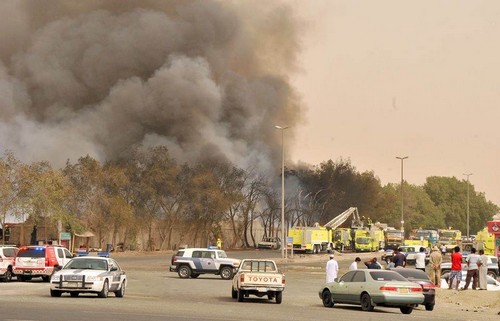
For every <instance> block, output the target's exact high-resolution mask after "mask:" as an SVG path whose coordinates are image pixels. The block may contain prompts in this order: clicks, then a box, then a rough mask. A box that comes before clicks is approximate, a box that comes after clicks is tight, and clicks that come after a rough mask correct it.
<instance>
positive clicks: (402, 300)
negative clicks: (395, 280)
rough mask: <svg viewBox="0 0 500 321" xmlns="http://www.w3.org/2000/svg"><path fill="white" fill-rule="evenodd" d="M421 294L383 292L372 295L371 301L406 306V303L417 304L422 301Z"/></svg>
mask: <svg viewBox="0 0 500 321" xmlns="http://www.w3.org/2000/svg"><path fill="white" fill-rule="evenodd" d="M424 299H425V298H424V295H423V294H415V295H395V294H383V295H374V296H372V300H373V303H375V304H376V305H384V306H407V305H417V304H422V303H424Z"/></svg>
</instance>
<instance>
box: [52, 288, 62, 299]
mask: <svg viewBox="0 0 500 321" xmlns="http://www.w3.org/2000/svg"><path fill="white" fill-rule="evenodd" d="M61 294H62V292H61V291H59V290H52V289H51V290H50V296H51V297H60V296H61Z"/></svg>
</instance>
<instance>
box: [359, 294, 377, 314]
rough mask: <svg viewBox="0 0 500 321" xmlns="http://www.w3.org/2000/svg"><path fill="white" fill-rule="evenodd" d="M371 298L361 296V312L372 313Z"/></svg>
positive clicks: (365, 295)
mask: <svg viewBox="0 0 500 321" xmlns="http://www.w3.org/2000/svg"><path fill="white" fill-rule="evenodd" d="M373 308H374V306H373V304H372V298H371V297H370V295H369V294H368V293H363V294H361V310H363V311H373Z"/></svg>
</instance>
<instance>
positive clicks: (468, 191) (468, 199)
mask: <svg viewBox="0 0 500 321" xmlns="http://www.w3.org/2000/svg"><path fill="white" fill-rule="evenodd" d="M463 175H464V176H467V242H468V241H470V239H469V237H470V236H469V176H471V175H472V173H469V174H463Z"/></svg>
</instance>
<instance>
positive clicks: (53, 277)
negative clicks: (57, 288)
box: [50, 274, 61, 282]
mask: <svg viewBox="0 0 500 321" xmlns="http://www.w3.org/2000/svg"><path fill="white" fill-rule="evenodd" d="M60 280H61V275H60V274H54V275H52V277H51V278H50V281H51V282H59V281H60Z"/></svg>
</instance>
